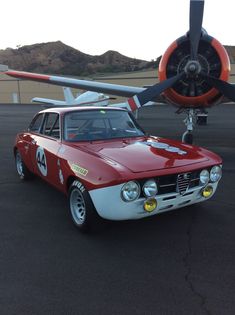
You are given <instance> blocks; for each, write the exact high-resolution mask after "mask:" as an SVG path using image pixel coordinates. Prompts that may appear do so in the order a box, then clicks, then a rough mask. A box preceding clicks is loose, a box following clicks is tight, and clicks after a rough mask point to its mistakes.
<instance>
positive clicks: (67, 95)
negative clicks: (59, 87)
mask: <svg viewBox="0 0 235 315" xmlns="http://www.w3.org/2000/svg"><path fill="white" fill-rule="evenodd" d="M63 93H64V99H65V100H64V101H61V100H53V99H49V98H42V97H34V98H32V100H31V102H33V103H42V104H46V105H50V106H77V105H81V106H84V105H95V106H97V105H98V106H108V105H109V100H110V99H112V98H110V97H108V96H107V95H104V94H103V93H97V92H91V91H86V92H84V93H78V94H77V96H76V97H74V95H73V93H72V91H71V89H70V88H69V87H64V86H63Z"/></svg>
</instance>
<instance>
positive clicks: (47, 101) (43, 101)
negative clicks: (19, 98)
mask: <svg viewBox="0 0 235 315" xmlns="http://www.w3.org/2000/svg"><path fill="white" fill-rule="evenodd" d="M31 102H32V103H41V104H46V105H57V106H64V105H66V102H65V101H59V100H52V99H49V98H42V97H34V98H32V100H31Z"/></svg>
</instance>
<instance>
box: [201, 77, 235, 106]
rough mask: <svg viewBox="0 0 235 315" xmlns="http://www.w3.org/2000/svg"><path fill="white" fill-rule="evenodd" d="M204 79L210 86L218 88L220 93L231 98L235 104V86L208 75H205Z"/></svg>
mask: <svg viewBox="0 0 235 315" xmlns="http://www.w3.org/2000/svg"><path fill="white" fill-rule="evenodd" d="M203 77H204V78H205V80H206V82H207V83H208V84H210V85H211V86H212V87H214V88H216V89H217V90H218V91H220V93H222V94H223V95H224V96H226V97H227V98H229V99H230V100H231V101H233V102H235V86H233V85H232V84H230V83H228V82H226V81H223V80H220V79H217V78H214V77H212V76H209V75H206V74H204V75H203Z"/></svg>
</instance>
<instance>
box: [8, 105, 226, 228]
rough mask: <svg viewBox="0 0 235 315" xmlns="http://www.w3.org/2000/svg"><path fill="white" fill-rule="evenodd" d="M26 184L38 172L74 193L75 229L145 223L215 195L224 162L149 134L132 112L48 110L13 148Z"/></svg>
mask: <svg viewBox="0 0 235 315" xmlns="http://www.w3.org/2000/svg"><path fill="white" fill-rule="evenodd" d="M14 154H15V161H16V169H17V172H18V175H19V176H20V178H21V179H25V180H26V179H29V178H31V177H32V176H33V175H38V176H40V177H41V178H42V179H44V180H46V181H47V182H48V183H50V184H52V185H53V186H55V187H56V188H58V189H59V190H61V191H62V192H64V193H65V194H67V195H68V199H69V208H70V212H71V216H72V219H73V222H74V223H75V225H76V226H77V227H78V228H80V229H81V230H87V228H88V227H90V226H91V225H92V224H93V223H94V222H96V219H98V220H99V219H100V218H105V219H109V220H128V219H139V218H144V217H148V216H152V215H155V214H158V213H161V212H164V211H169V210H174V209H178V208H180V207H185V206H188V205H191V204H194V203H198V202H202V201H205V200H207V199H208V198H210V197H211V196H212V195H213V194H214V193H215V191H216V188H217V185H218V182H219V180H220V178H221V176H222V165H221V164H222V160H221V158H220V157H219V156H217V155H216V154H214V153H212V152H210V151H208V150H205V149H203V148H200V147H195V146H192V145H187V144H184V143H181V142H177V141H172V140H168V139H164V138H159V137H155V136H147V135H146V133H145V132H144V130H143V129H142V128H141V127H140V126H139V125H138V123H137V122H136V121H135V119H134V118H133V116H132V115H131V114H130V113H129V112H128V111H127V110H125V109H118V108H107V107H105V108H102V107H73V108H72V107H70V108H53V109H52V108H51V109H46V110H43V111H41V112H39V113H38V114H36V116H35V117H34V118H33V120H32V122H31V124H30V126H29V128H28V130H27V131H26V132H23V133H19V134H18V135H17V137H16V142H15V146H14Z"/></svg>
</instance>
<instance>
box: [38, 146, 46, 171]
mask: <svg viewBox="0 0 235 315" xmlns="http://www.w3.org/2000/svg"><path fill="white" fill-rule="evenodd" d="M36 162H37V166H38V169H39V171H40V172H41V174H42V175H43V176H47V160H46V155H45V152H44V149H43V148H42V147H38V148H37V151H36Z"/></svg>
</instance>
